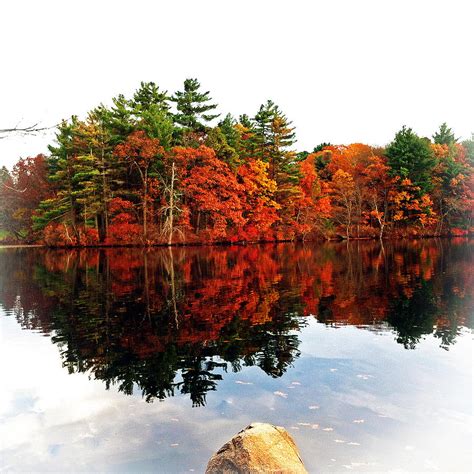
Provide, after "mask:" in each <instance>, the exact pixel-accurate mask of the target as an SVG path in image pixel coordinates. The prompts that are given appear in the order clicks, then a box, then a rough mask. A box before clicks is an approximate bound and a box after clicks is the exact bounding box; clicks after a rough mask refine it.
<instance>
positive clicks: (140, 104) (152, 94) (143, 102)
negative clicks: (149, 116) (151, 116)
mask: <svg viewBox="0 0 474 474" xmlns="http://www.w3.org/2000/svg"><path fill="white" fill-rule="evenodd" d="M169 100H170V98H169V97H168V92H167V91H164V92H161V91H160V88H159V87H158V86H157V85H156V84H155V83H154V82H143V81H142V82H141V83H140V87H139V88H138V89H137V90H136V91H135V93H134V94H133V99H132V100H131V101H130V105H131V107H132V108H134V109H136V110H137V111H138V113H139V112H140V111H141V112H143V111H145V110H149V109H150V108H157V109H158V110H161V111H163V112H168V111H169V110H170V105H169V103H168V101H169Z"/></svg>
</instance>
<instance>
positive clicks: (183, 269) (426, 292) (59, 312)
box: [0, 240, 473, 406]
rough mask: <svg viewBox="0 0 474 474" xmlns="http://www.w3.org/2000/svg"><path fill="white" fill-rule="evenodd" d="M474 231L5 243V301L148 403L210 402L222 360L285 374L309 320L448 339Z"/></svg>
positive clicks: (457, 325) (1, 264)
mask: <svg viewBox="0 0 474 474" xmlns="http://www.w3.org/2000/svg"><path fill="white" fill-rule="evenodd" d="M471 249H472V246H471V243H470V242H469V241H466V240H458V241H437V240H430V241H421V242H410V243H408V244H406V243H395V244H393V243H392V244H388V245H387V244H385V246H384V247H381V246H380V244H378V243H375V242H367V243H357V242H355V243H351V244H349V245H346V244H324V245H320V244H314V245H290V244H281V245H265V246H251V247H214V248H174V249H153V250H137V249H102V250H92V249H89V250H81V251H65V250H64V251H58V250H54V251H53V250H44V249H15V250H13V249H3V250H2V251H0V268H2V272H1V273H0V303H1V304H2V305H3V306H4V307H5V308H6V309H7V310H8V312H9V313H11V314H14V315H15V317H16V319H17V320H18V322H19V323H20V324H21V326H22V327H23V328H25V329H32V330H36V331H40V332H42V333H44V334H46V335H49V336H50V337H51V340H52V341H53V342H54V343H55V344H57V346H58V348H59V350H60V353H61V358H62V361H63V366H64V367H66V368H67V370H68V371H69V372H70V373H74V372H88V373H91V374H92V375H93V376H94V377H95V378H96V379H99V380H102V381H104V382H105V385H106V387H107V388H109V387H110V386H111V385H116V386H117V387H118V389H119V390H120V391H122V392H124V393H126V394H132V393H133V390H134V387H136V386H138V387H139V389H140V390H141V391H142V393H143V396H144V397H145V399H146V400H147V401H152V400H154V399H160V400H162V399H164V398H166V397H169V396H173V395H174V394H176V393H183V394H188V395H189V397H190V398H191V400H192V403H193V405H195V406H200V405H204V404H205V403H206V393H208V392H209V391H213V390H216V388H217V384H218V383H219V381H220V380H221V379H222V377H223V376H224V374H225V372H226V371H228V370H231V371H234V372H237V371H239V370H241V368H242V367H246V366H257V367H259V368H260V369H262V370H263V371H264V372H265V373H266V374H268V375H270V376H271V377H273V378H278V377H281V376H282V375H283V374H284V373H285V372H286V371H287V370H288V368H289V367H290V366H291V365H292V363H293V362H294V361H295V359H296V358H298V356H299V355H300V352H299V345H300V339H299V332H300V331H301V329H302V328H303V327H304V326H305V325H307V324H308V321H309V320H308V318H313V317H315V318H317V320H318V321H319V322H322V323H325V324H327V325H332V326H341V325H354V326H357V327H359V328H365V329H368V330H374V331H382V330H383V331H385V332H386V331H393V333H394V337H395V339H396V341H397V342H398V343H400V344H402V345H403V346H404V347H405V348H407V349H414V348H416V345H417V344H418V342H419V341H420V339H422V338H423V337H424V336H425V335H427V334H434V336H435V337H437V338H439V341H440V346H441V347H442V348H444V349H449V347H450V346H451V345H452V344H454V343H455V342H456V338H457V336H458V335H459V333H460V330H461V328H462V327H472V320H471V319H470V318H471V317H472V316H471V314H472V307H473V304H472V301H473V299H472V288H473V285H472V272H470V264H471Z"/></svg>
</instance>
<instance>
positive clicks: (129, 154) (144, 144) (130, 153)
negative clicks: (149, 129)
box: [115, 130, 164, 242]
mask: <svg viewBox="0 0 474 474" xmlns="http://www.w3.org/2000/svg"><path fill="white" fill-rule="evenodd" d="M115 154H116V156H117V157H118V158H120V159H122V160H124V161H126V162H127V163H128V164H129V166H130V168H134V169H135V170H136V171H137V172H138V175H139V177H140V182H141V188H142V189H141V207H142V220H143V239H144V241H145V242H146V241H147V237H148V232H147V231H148V225H147V224H148V206H149V197H150V196H149V188H150V184H151V183H150V178H151V176H150V167H151V165H152V164H153V162H154V161H156V160H158V159H159V158H161V157H162V156H163V154H164V148H163V147H162V146H161V145H160V142H159V140H158V139H156V138H150V137H148V136H147V135H146V133H145V132H144V131H142V130H138V131H136V132H133V133H131V134H130V135H129V136H128V137H127V139H126V140H125V142H124V143H122V144H120V145H117V147H116V148H115Z"/></svg>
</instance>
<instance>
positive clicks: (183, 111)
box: [171, 79, 219, 132]
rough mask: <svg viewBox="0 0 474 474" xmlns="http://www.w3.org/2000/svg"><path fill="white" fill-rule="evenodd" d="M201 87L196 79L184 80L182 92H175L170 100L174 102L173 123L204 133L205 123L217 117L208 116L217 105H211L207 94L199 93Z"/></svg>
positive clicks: (215, 115) (217, 115) (214, 115)
mask: <svg viewBox="0 0 474 474" xmlns="http://www.w3.org/2000/svg"><path fill="white" fill-rule="evenodd" d="M200 87H201V85H200V84H199V82H198V80H197V79H186V80H185V81H184V91H177V92H176V93H175V95H174V96H173V97H172V98H171V100H172V101H173V102H176V109H177V114H176V115H175V117H174V118H175V121H176V122H177V123H178V124H180V125H181V126H183V127H185V128H188V129H190V130H191V131H193V132H204V131H205V130H206V128H207V127H206V123H207V122H210V121H211V120H214V119H215V118H217V117H219V114H209V113H208V112H210V111H212V110H214V109H215V108H216V107H217V105H216V104H212V103H211V100H212V99H211V97H209V91H208V92H204V93H203V92H199V89H200Z"/></svg>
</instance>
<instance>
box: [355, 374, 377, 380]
mask: <svg viewBox="0 0 474 474" xmlns="http://www.w3.org/2000/svg"><path fill="white" fill-rule="evenodd" d="M357 377H359V378H360V379H362V380H369V379H373V378H374V376H373V375H367V374H357Z"/></svg>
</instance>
